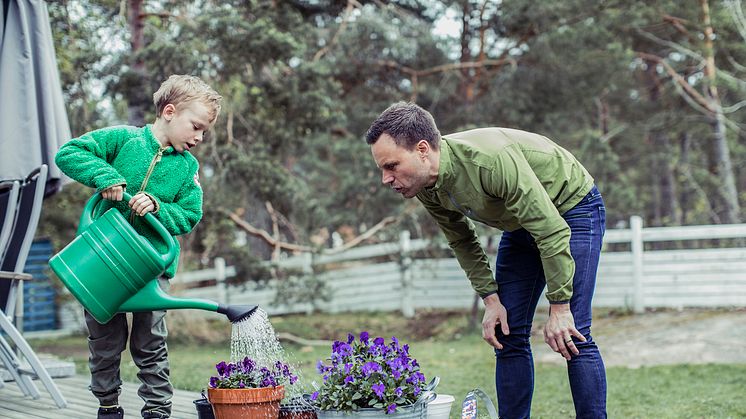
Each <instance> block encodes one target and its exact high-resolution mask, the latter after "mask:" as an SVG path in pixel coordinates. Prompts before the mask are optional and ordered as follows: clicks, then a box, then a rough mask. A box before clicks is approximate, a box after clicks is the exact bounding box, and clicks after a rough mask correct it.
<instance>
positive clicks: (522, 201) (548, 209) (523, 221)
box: [481, 147, 575, 304]
mask: <svg viewBox="0 0 746 419" xmlns="http://www.w3.org/2000/svg"><path fill="white" fill-rule="evenodd" d="M481 177H482V183H483V188H484V189H485V192H486V193H488V194H490V195H492V196H495V197H497V198H499V199H502V200H503V201H504V202H505V207H506V208H507V210H508V211H509V212H510V213H511V214H512V215H513V216H514V217H515V218H516V219H517V220H518V223H519V224H520V225H521V227H523V228H524V229H526V231H528V232H529V233H530V234H531V236H532V237H533V238H534V240H535V241H536V245H537V247H538V248H539V254H540V256H541V263H542V266H543V268H544V276H545V278H546V282H547V294H546V297H547V299H548V300H549V302H550V303H554V304H558V303H567V302H569V301H570V297H572V291H573V290H572V279H573V275H574V274H575V261H574V260H573V258H572V254H571V253H570V227H569V226H568V225H567V222H566V221H565V219H564V218H562V216H561V215H560V213H559V211H557V208H556V207H555V206H554V203H553V202H552V199H551V198H550V197H549V195H548V194H547V192H546V190H545V189H544V186H543V185H542V184H541V181H539V179H538V178H537V177H536V174H535V173H534V171H533V169H532V168H531V166H530V165H529V163H528V161H526V158H525V157H524V155H523V153H522V152H521V151H520V150H517V149H516V148H515V147H506V148H505V149H504V150H503V151H502V152H500V153H499V154H498V155H497V156H496V158H495V166H494V167H493V168H492V170H486V169H484V170H482V174H481Z"/></svg>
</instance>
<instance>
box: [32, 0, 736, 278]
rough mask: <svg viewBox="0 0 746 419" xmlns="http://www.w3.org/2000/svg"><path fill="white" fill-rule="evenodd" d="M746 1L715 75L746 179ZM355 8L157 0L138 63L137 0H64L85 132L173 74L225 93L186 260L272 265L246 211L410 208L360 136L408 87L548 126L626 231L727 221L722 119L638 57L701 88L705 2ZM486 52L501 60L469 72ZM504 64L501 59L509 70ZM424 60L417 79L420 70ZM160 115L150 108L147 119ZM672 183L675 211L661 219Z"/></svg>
mask: <svg viewBox="0 0 746 419" xmlns="http://www.w3.org/2000/svg"><path fill="white" fill-rule="evenodd" d="M732 4H735V2H720V1H710V3H709V5H710V10H711V13H712V22H713V26H714V29H715V33H716V39H715V41H714V42H715V64H716V66H717V68H718V79H717V87H718V89H719V93H720V97H721V98H722V101H723V105H724V106H726V107H728V106H731V105H737V106H733V107H732V108H730V109H728V113H727V114H726V117H727V118H728V125H727V127H728V132H727V135H728V140H729V144H728V145H729V147H730V150H729V151H730V153H731V155H732V159H733V162H734V167H735V168H734V174H735V176H736V179H737V185H738V189H739V190H741V189H743V185H744V182H746V171H745V170H744V169H743V167H744V165H743V164H741V163H742V162H743V161H745V160H746V147H744V145H743V144H744V142H743V141H742V139H743V134H741V133H740V132H738V131H736V128H738V127H740V126H741V125H742V124H743V122H744V117H746V107H742V108H739V107H738V106H740V105H739V104H740V103H742V101H743V100H744V96H745V95H746V84H745V83H744V82H743V81H742V80H743V76H744V73H746V70H744V69H745V68H746V66H745V65H746V46H744V45H746V43H744V42H743V41H744V39H743V34H742V33H741V32H739V30H738V29H739V27H741V26H740V24H741V23H742V22H740V21H739V20H738V14H737V13H735V11H734V10H733V9H731V8H729V7H731V6H730V5H732ZM354 5H355V7H353V9H352V11H351V12H350V13H349V14H348V12H347V10H348V9H347V6H348V3H347V2H346V1H341V0H333V1H332V0H330V1H318V2H305V1H299V0H298V1H290V0H289V1H273V2H268V1H260V0H250V1H214V0H208V1H187V2H177V1H162V2H144V3H143V7H144V11H145V12H146V14H147V15H146V18H145V19H144V20H143V24H144V36H145V45H144V47H143V48H142V49H141V50H140V51H138V52H137V55H136V56H133V54H131V53H129V50H128V48H129V35H130V34H129V33H128V31H129V29H128V25H127V21H126V19H127V13H126V12H127V10H126V9H124V10H120V7H121V6H122V3H121V2H117V1H113V0H75V1H67V2H51V3H49V6H48V7H49V11H50V18H51V22H52V29H53V34H54V37H55V45H56V54H57V60H58V64H59V68H60V74H61V78H62V84H63V89H64V94H65V98H66V100H67V106H68V115H69V117H70V122H71V126H72V128H73V133H74V135H76V136H77V135H80V134H82V133H84V132H86V131H88V130H91V129H94V128H99V127H102V126H105V125H111V124H115V123H124V122H125V121H126V120H127V105H128V102H132V101H142V100H144V99H143V98H145V99H147V98H149V97H150V95H151V94H152V92H153V91H155V89H157V87H158V86H159V84H160V83H161V82H162V81H163V80H164V79H165V78H166V77H167V76H168V75H170V74H174V73H189V74H195V75H199V76H201V77H203V78H204V79H205V80H207V81H208V82H209V83H210V84H211V85H213V86H214V87H215V88H216V90H218V92H220V93H221V94H222V95H223V96H224V103H223V111H222V113H221V115H220V117H219V118H218V121H217V124H216V126H215V128H214V129H213V131H212V132H211V133H210V139H209V141H207V142H205V143H204V144H202V145H201V146H200V147H198V148H197V149H195V153H196V156H197V157H198V158H199V160H200V162H201V167H202V173H201V180H202V185H203V187H204V190H205V205H204V208H205V218H204V220H203V221H202V223H201V224H200V225H199V226H198V227H197V228H196V230H195V231H194V232H193V233H192V234H191V235H189V236H187V237H186V238H183V239H182V245H183V247H184V251H185V255H187V256H188V257H185V258H184V259H185V261H184V263H185V264H186V265H187V266H188V267H189V268H199V267H201V266H204V265H209V264H211V263H210V261H211V259H213V258H214V257H217V256H224V257H227V258H228V263H229V264H231V265H237V266H239V267H240V269H241V272H242V278H243V279H266V278H267V277H268V273H267V271H266V270H263V269H262V268H261V267H260V266H259V263H258V262H259V261H262V260H266V259H268V258H269V256H270V254H271V253H272V250H273V248H272V246H271V245H270V244H268V243H267V242H266V241H264V240H262V239H259V238H256V237H254V236H246V235H245V234H243V233H242V232H240V228H239V227H237V226H236V224H235V223H233V222H232V221H231V220H229V219H228V218H227V214H230V213H234V214H240V215H241V217H242V218H243V219H244V220H245V221H246V222H248V223H249V224H251V225H252V226H254V227H256V228H259V229H262V230H265V231H267V232H269V233H270V234H274V233H273V232H274V230H275V224H274V223H275V222H277V226H276V228H277V231H278V234H279V235H278V237H277V239H279V240H281V241H286V242H290V243H298V244H304V245H308V243H309V242H310V241H311V237H312V236H314V235H316V234H318V233H319V232H320V231H322V230H326V231H328V232H335V231H341V230H345V229H349V230H352V231H353V232H354V233H355V234H359V233H361V232H362V231H364V229H365V227H369V226H372V225H374V224H376V223H377V222H379V221H380V220H381V219H382V218H384V217H386V216H390V215H394V214H398V213H401V211H402V210H403V209H404V207H405V204H404V202H403V201H402V200H401V198H400V197H399V196H397V195H396V194H394V193H391V191H389V190H387V189H386V188H383V187H381V184H380V173H379V171H378V169H377V168H376V166H375V163H374V162H373V160H372V159H371V157H370V150H369V147H368V146H367V145H366V144H365V143H364V141H363V140H362V138H363V136H364V133H365V131H366V129H367V128H368V126H369V124H370V122H371V121H372V120H373V119H374V118H375V117H376V116H377V115H378V114H379V113H380V112H381V111H382V110H383V109H384V108H386V107H387V106H388V105H389V104H391V103H392V102H395V101H398V100H410V99H412V98H416V100H417V102H418V103H419V104H421V105H422V106H424V107H426V108H427V109H429V110H430V111H431V112H432V113H433V114H434V116H435V118H436V121H437V122H438V125H439V128H440V130H441V132H443V133H448V132H453V131H456V130H460V129H466V128H474V127H478V126H491V125H498V126H506V127H512V128H519V129H524V130H528V131H534V132H539V133H542V134H544V135H547V136H548V137H550V138H552V139H553V140H555V141H556V142H557V143H559V144H560V145H562V146H563V147H565V148H567V149H568V150H570V151H571V152H573V153H574V154H576V155H578V157H579V158H580V160H581V162H582V163H583V164H584V165H585V166H586V167H587V168H588V169H589V171H590V172H591V174H592V175H593V176H594V178H595V179H596V180H597V183H598V184H599V186H600V188H601V190H602V192H603V193H604V195H605V198H606V204H607V217H608V219H609V225H610V226H614V225H617V224H618V223H623V222H624V221H625V220H627V219H629V217H630V216H631V215H636V214H641V215H644V216H645V218H646V224H651V223H652V222H658V223H661V224H666V223H678V222H681V223H689V224H692V223H711V222H714V221H717V207H718V206H719V202H717V199H713V197H717V196H719V195H718V191H719V190H720V189H722V185H721V184H719V180H718V179H719V178H718V176H717V173H716V172H715V169H713V167H714V166H713V164H712V160H711V159H712V157H711V154H710V147H709V144H711V141H712V135H713V130H712V126H711V125H710V121H708V119H707V117H706V115H703V114H702V113H701V112H700V111H698V110H696V109H694V108H693V107H692V105H691V104H690V103H688V102H686V101H684V100H682V96H681V87H680V85H677V82H676V81H675V80H674V79H673V78H672V77H671V75H670V74H669V72H668V70H666V68H664V67H663V66H661V65H656V64H654V63H651V62H649V61H646V60H644V59H642V58H641V56H640V52H645V53H648V54H653V55H656V56H659V57H661V58H662V59H665V60H666V62H667V63H668V64H669V65H670V67H671V68H672V69H673V70H674V71H676V72H677V73H678V74H680V75H682V77H684V79H685V80H686V81H687V82H689V83H691V86H692V88H693V89H695V90H697V91H698V92H699V93H700V94H704V92H705V88H706V87H707V83H706V78H705V77H703V74H704V73H703V65H702V60H701V58H700V57H701V56H702V54H703V53H704V46H703V42H702V40H703V39H704V38H703V35H702V31H703V28H702V23H701V17H700V10H699V8H698V7H697V5H696V4H692V5H691V7H686V8H681V7H680V4H678V3H677V2H674V1H671V0H660V1H654V2H642V1H633V2H618V1H602V2H596V3H593V4H590V3H588V2H584V1H580V0H570V1H563V2H559V3H558V2H556V1H549V0H538V1H534V0H532V1H529V0H510V1H503V2H482V1H475V0H470V1H466V2H464V1H453V0H441V1H438V0H435V1H412V0H399V1H386V2H380V1H374V0H370V1H369V0H365V1H360V2H359V3H354ZM482 6H484V8H482ZM445 16H448V17H449V19H450V20H451V21H452V22H453V23H454V24H456V25H461V32H460V33H455V34H452V35H438V36H436V35H434V34H433V29H434V22H436V21H438V19H441V18H443V17H445ZM464 16H465V17H464ZM462 17H463V19H462ZM671 17H673V18H675V19H673V20H672V18H671ZM677 19H678V20H677ZM464 23H465V26H464ZM678 24H680V25H679V26H677V25H678ZM102 40H103V41H105V43H106V45H107V47H106V48H101V42H100V41H102ZM135 58H137V59H141V60H142V61H143V62H145V63H146V71H145V75H144V76H142V75H141V74H140V73H136V72H133V68H132V67H131V65H130V63H131V62H132V60H133V59H135ZM482 60H491V61H490V62H491V63H492V64H489V65H485V66H479V65H476V66H473V67H468V68H459V67H458V65H459V64H460V63H468V62H475V61H476V62H482ZM500 60H506V61H505V63H504V65H502V66H498V65H495V64H494V63H495V62H498V61H500ZM425 70H428V71H425ZM413 71H419V72H420V73H418V76H417V77H416V78H415V77H413V74H412V72H413ZM677 86H678V87H677ZM154 117H155V115H154V113H153V111H152V109H151V110H149V111H148V112H147V114H146V118H147V120H148V121H152V120H153V118H154ZM669 178H670V179H674V185H673V186H674V189H673V190H672V191H671V192H672V193H673V197H674V199H675V200H676V201H677V204H678V205H677V208H678V209H671V212H670V213H666V214H664V213H662V212H661V211H662V208H664V207H665V205H663V204H664V203H663V202H662V200H663V199H664V198H663V197H664V194H663V191H664V186H665V180H666V179H669ZM84 195H85V193H84V192H82V191H81V190H80V189H73V188H68V190H66V191H65V192H63V193H62V194H60V195H59V196H58V197H55V198H54V199H53V200H51V201H49V204H48V205H46V206H45V215H44V220H43V222H42V225H41V227H40V228H41V229H42V231H44V232H45V234H48V235H50V236H52V237H53V239H54V241H55V243H56V244H57V243H64V242H66V241H67V240H69V238H70V236H71V234H72V233H71V232H72V231H73V230H74V229H73V228H71V226H73V225H74V224H75V220H76V219H77V216H78V215H77V214H76V208H78V207H79V205H80V204H81V203H82V201H83V200H84V197H83V196H84ZM742 198H743V197H742ZM267 203H270V204H271V208H274V211H275V213H274V214H271V213H270V211H269V210H268V208H269V207H268V206H267V205H266V204H267ZM676 211H678V212H676ZM273 216H274V217H275V218H274V219H275V220H279V221H273ZM398 225H399V226H400V227H399V228H409V229H410V230H411V231H414V232H416V236H418V237H419V236H422V237H432V236H437V235H439V232H438V231H437V229H435V228H433V225H432V223H431V222H430V221H429V219H428V217H427V215H426V214H424V213H423V212H422V211H415V212H413V213H412V215H408V216H407V218H406V219H405V220H404V221H403V223H401V224H398ZM392 231H393V230H392ZM392 231H386V230H384V231H382V232H381V233H380V234H379V236H378V237H379V238H380V239H385V238H387V237H389V236H392V235H394V233H395V232H392ZM324 245H325V244H321V246H322V247H323V246H324Z"/></svg>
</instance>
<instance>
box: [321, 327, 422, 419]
mask: <svg viewBox="0 0 746 419" xmlns="http://www.w3.org/2000/svg"><path fill="white" fill-rule="evenodd" d="M327 361H328V364H326V365H325V364H324V363H322V362H321V361H319V363H318V364H317V366H316V369H317V371H318V372H319V373H320V374H321V375H322V376H323V378H324V382H323V384H322V386H321V388H320V389H319V390H318V391H317V392H315V393H313V394H312V395H311V400H314V401H315V404H316V406H318V407H319V408H320V409H322V410H340V411H350V410H357V409H360V408H367V407H370V406H373V405H378V406H382V408H381V413H386V414H391V413H394V412H396V411H397V410H398V408H399V406H401V405H409V404H412V403H414V402H415V401H416V400H417V397H418V395H419V394H421V393H422V391H423V388H424V386H425V378H424V375H422V373H421V372H420V369H419V364H418V363H417V361H416V360H414V359H413V358H411V357H410V356H409V346H408V345H406V344H402V342H400V341H399V339H397V338H396V337H395V336H393V337H392V338H391V341H390V342H389V343H388V344H387V343H386V341H385V340H384V339H383V338H381V337H377V338H375V339H371V338H370V335H369V334H368V332H366V331H364V332H361V333H360V334H359V340H358V341H356V340H355V336H354V335H353V334H351V333H348V334H347V339H346V341H335V342H334V343H333V345H332V352H331V354H330V357H329V358H328V359H327ZM387 388H389V390H387Z"/></svg>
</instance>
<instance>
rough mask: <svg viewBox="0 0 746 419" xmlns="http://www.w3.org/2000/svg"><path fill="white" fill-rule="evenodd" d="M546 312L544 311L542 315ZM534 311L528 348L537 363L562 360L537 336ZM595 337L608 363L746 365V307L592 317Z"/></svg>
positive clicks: (538, 320)
mask: <svg viewBox="0 0 746 419" xmlns="http://www.w3.org/2000/svg"><path fill="white" fill-rule="evenodd" d="M544 315H545V313H544ZM544 319H545V317H544V316H543V315H542V313H537V316H536V319H535V321H534V322H535V324H534V329H535V330H534V336H533V338H532V347H533V350H534V357H535V359H536V360H537V361H538V362H547V363H558V364H559V363H564V362H565V361H564V358H562V357H561V356H560V355H559V354H557V353H555V352H552V350H551V349H550V348H549V346H547V345H546V344H545V343H544V341H543V337H542V334H541V328H537V326H539V325H540V326H541V327H543V326H544V324H543V321H544ZM591 333H592V334H593V339H594V340H596V342H597V343H598V345H599V347H600V348H601V354H602V355H603V358H604V362H605V364H606V365H607V366H625V367H632V368H635V367H640V366H650V365H670V364H684V363H686V364H705V363H746V349H744V348H746V309H739V310H718V311H710V310H693V309H687V310H684V311H674V310H671V311H650V312H646V313H644V314H639V315H625V316H613V315H609V316H603V317H596V318H594V320H593V328H592V332H591Z"/></svg>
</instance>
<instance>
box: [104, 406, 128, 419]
mask: <svg viewBox="0 0 746 419" xmlns="http://www.w3.org/2000/svg"><path fill="white" fill-rule="evenodd" d="M97 418H98V419H124V409H122V406H111V407H99V408H98V416H97Z"/></svg>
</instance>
